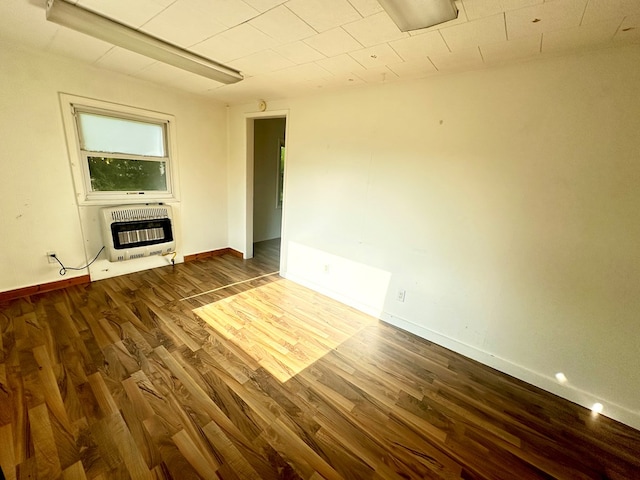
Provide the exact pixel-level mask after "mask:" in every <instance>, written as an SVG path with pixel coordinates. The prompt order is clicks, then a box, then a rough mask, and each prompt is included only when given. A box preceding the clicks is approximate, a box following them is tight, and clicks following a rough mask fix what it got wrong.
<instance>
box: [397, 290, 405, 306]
mask: <svg viewBox="0 0 640 480" xmlns="http://www.w3.org/2000/svg"><path fill="white" fill-rule="evenodd" d="M406 295H407V291H406V290H398V293H397V294H396V300H398V301H399V302H402V303H404V297H405V296H406Z"/></svg>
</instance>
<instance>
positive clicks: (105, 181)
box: [87, 157, 167, 192]
mask: <svg viewBox="0 0 640 480" xmlns="http://www.w3.org/2000/svg"><path fill="white" fill-rule="evenodd" d="M87 160H88V163H89V177H90V179H91V190H93V191H94V192H127V191H167V164H166V162H164V161H157V160H151V161H150V160H137V159H136V160H132V159H126V158H114V157H88V158H87Z"/></svg>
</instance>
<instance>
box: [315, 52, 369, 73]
mask: <svg viewBox="0 0 640 480" xmlns="http://www.w3.org/2000/svg"><path fill="white" fill-rule="evenodd" d="M316 64H317V65H320V66H321V67H322V68H324V69H325V70H327V71H328V72H331V73H333V74H334V75H348V74H349V73H352V72H361V71H363V70H364V67H363V66H362V65H361V64H359V63H358V62H356V61H355V60H354V59H353V57H350V56H349V55H347V54H346V53H344V54H342V55H338V56H337V57H331V58H327V59H325V60H318V61H317V62H316Z"/></svg>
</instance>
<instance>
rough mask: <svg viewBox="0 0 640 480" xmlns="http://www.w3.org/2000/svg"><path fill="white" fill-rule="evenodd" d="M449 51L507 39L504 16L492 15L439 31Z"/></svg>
mask: <svg viewBox="0 0 640 480" xmlns="http://www.w3.org/2000/svg"><path fill="white" fill-rule="evenodd" d="M440 32H441V33H442V37H443V38H444V41H445V42H446V43H447V45H448V46H449V48H450V49H451V51H456V50H463V49H466V48H471V47H474V46H477V45H482V44H486V43H495V42H500V41H503V40H506V39H507V32H506V29H505V24H504V16H503V15H502V14H500V15H493V16H492V17H485V18H481V19H480V20H474V21H472V22H467V23H463V24H460V25H455V26H453V27H449V28H443V29H442V30H440Z"/></svg>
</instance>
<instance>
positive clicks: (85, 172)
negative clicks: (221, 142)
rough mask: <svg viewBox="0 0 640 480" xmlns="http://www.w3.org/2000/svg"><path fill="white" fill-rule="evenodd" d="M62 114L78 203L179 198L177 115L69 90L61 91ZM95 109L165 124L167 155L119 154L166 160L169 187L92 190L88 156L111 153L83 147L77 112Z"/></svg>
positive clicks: (119, 115)
mask: <svg viewBox="0 0 640 480" xmlns="http://www.w3.org/2000/svg"><path fill="white" fill-rule="evenodd" d="M60 103H61V107H62V118H63V123H64V129H65V135H66V139H67V149H68V151H69V161H70V164H71V172H72V176H73V182H74V187H75V191H76V200H77V202H78V205H118V204H122V203H150V202H177V201H179V196H178V185H179V182H178V171H179V169H178V156H177V153H176V146H175V142H174V141H173V138H174V129H175V117H174V116H173V115H170V114H167V113H160V112H155V111H152V110H146V109H142V108H136V107H131V106H127V105H120V104H116V103H111V102H105V101H102V100H96V99H93V98H86V97H79V96H76V95H69V94H66V93H61V94H60ZM77 111H81V112H86V113H95V114H100V115H107V116H111V117H114V118H122V119H125V120H136V121H141V122H146V123H151V124H156V125H164V126H165V139H164V140H165V144H166V145H165V155H166V157H143V156H141V155H125V154H117V157H118V158H123V159H134V160H135V159H141V160H152V161H165V162H166V163H165V165H166V177H167V190H166V191H144V192H140V191H132V192H124V191H122V192H120V191H111V192H108V191H107V192H105V191H93V190H92V188H91V178H90V172H89V160H88V159H89V157H95V156H100V157H104V156H108V155H109V154H105V153H100V152H90V151H83V150H82V149H81V147H80V132H79V127H78V123H77V118H76V112H77Z"/></svg>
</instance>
